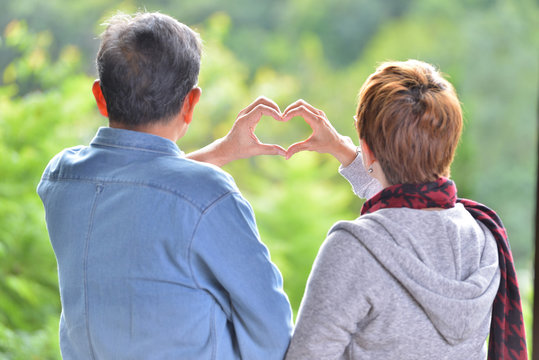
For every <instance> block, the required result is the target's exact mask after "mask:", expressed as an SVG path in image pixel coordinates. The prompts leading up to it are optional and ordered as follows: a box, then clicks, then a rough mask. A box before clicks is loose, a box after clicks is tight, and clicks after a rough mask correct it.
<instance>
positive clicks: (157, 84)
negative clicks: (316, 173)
mask: <svg viewBox="0 0 539 360" xmlns="http://www.w3.org/2000/svg"><path fill="white" fill-rule="evenodd" d="M200 54H201V45H200V41H199V38H198V35H197V34H196V33H195V32H193V31H192V30H191V29H189V28H188V27H187V26H185V25H183V24H181V23H179V22H178V21H176V20H175V19H173V18H171V17H169V16H166V15H162V14H156V13H144V14H138V15H136V16H134V17H130V16H125V15H119V16H115V17H113V18H112V19H111V20H110V23H109V25H108V27H107V29H106V31H105V32H104V34H103V35H102V39H101V45H100V49H99V52H98V55H97V67H98V72H99V80H96V82H95V83H94V85H93V93H94V95H95V98H96V101H97V105H98V108H99V110H100V112H101V114H103V115H105V116H108V118H109V127H107V128H100V129H99V130H98V132H97V134H96V136H95V137H94V139H93V140H92V142H91V143H90V145H89V146H78V147H74V148H70V149H66V150H64V151H62V152H61V153H59V154H58V155H57V156H55V157H54V158H53V159H52V160H51V162H50V163H49V165H48V166H47V168H46V169H45V172H44V174H43V177H42V180H41V182H40V184H39V186H38V193H39V195H40V197H41V199H42V201H43V203H44V206H45V212H46V220H47V228H48V231H49V236H50V240H51V243H52V246H53V248H54V251H55V254H56V258H57V262H58V276H59V284H60V296H61V302H62V314H61V317H60V347H61V351H62V356H63V358H64V359H238V358H243V359H281V358H282V357H283V355H284V353H285V351H286V348H287V346H288V343H289V340H290V335H291V331H292V323H291V310H290V305H289V302H288V299H287V297H286V295H285V293H284V292H283V289H282V277H281V274H280V273H279V271H278V270H277V268H276V267H275V266H274V265H273V264H272V263H271V261H270V258H269V254H268V251H267V249H266V247H265V246H264V245H263V244H262V243H261V242H260V239H259V234H258V231H257V228H256V223H255V219H254V215H253V212H252V209H251V207H250V205H249V204H248V202H247V201H246V200H245V199H244V198H243V197H242V196H241V194H240V192H239V191H238V189H237V187H236V185H235V184H234V181H233V179H232V178H231V177H230V175H228V174H226V173H225V172H223V171H221V170H220V169H219V168H218V167H216V166H213V165H208V164H203V163H202V162H201V161H204V162H209V163H212V164H214V165H218V166H220V165H224V164H226V163H227V162H229V161H232V160H235V159H237V158H241V157H249V156H254V155H259V154H280V155H284V154H285V150H284V149H282V148H281V147H279V146H277V145H266V144H261V143H260V142H259V141H258V139H256V136H254V133H253V130H252V129H253V128H254V126H255V125H256V123H257V122H258V120H259V119H260V117H261V116H262V115H269V116H272V117H274V118H275V119H277V120H282V118H281V115H280V111H279V108H278V107H277V105H275V104H274V103H273V102H271V101H270V100H267V99H264V98H260V99H258V100H256V101H255V102H254V103H253V104H251V105H250V106H249V107H247V108H246V109H244V110H243V111H242V112H240V114H239V116H238V119H237V120H236V122H235V124H234V126H233V128H232V130H231V131H230V133H229V134H228V135H227V136H225V137H224V138H223V139H220V140H218V141H216V142H214V143H212V144H210V145H209V146H207V147H205V148H203V149H201V150H199V151H197V152H195V153H192V154H189V155H187V156H185V155H184V154H183V153H182V152H181V151H180V150H179V148H178V147H177V145H176V144H175V142H176V141H177V140H178V139H179V138H181V137H182V136H183V135H184V134H185V132H186V131H187V129H188V126H189V124H190V123H191V120H192V117H193V110H194V108H195V106H196V104H197V102H198V100H199V98H200V95H201V90H200V89H199V88H198V87H197V86H196V84H197V78H198V73H199V67H200Z"/></svg>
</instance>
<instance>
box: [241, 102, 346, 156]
mask: <svg viewBox="0 0 539 360" xmlns="http://www.w3.org/2000/svg"><path fill="white" fill-rule="evenodd" d="M263 116H270V117H273V118H274V119H275V120H277V121H278V122H277V123H275V122H262V126H261V127H259V130H258V134H264V135H263V141H260V139H259V138H258V136H257V135H256V134H255V129H256V128H257V127H258V125H259V123H260V119H261V117H263ZM294 117H302V118H303V119H304V120H305V121H304V122H303V121H302V122H294V123H292V124H293V125H292V129H295V131H292V132H291V131H290V129H291V127H290V123H288V121H289V120H290V119H292V118H294ZM237 121H238V122H240V123H242V124H244V125H248V129H249V133H250V138H251V142H252V141H253V140H254V143H255V144H252V143H251V144H250V146H251V147H252V146H253V145H254V147H255V148H257V149H258V150H254V151H255V153H254V154H256V153H258V154H264V153H265V154H273V155H276V154H277V153H279V154H280V155H283V156H285V157H286V158H287V159H288V158H290V157H291V156H292V155H293V154H295V153H297V152H300V151H304V150H314V151H319V150H322V148H323V147H324V146H323V144H324V143H325V142H327V141H328V140H329V139H330V138H331V137H333V136H332V135H335V134H331V135H329V134H330V133H332V132H334V131H335V129H334V128H333V127H332V126H331V124H330V123H329V121H328V120H327V117H326V115H325V114H324V112H323V111H321V110H319V109H317V108H315V107H314V106H312V105H310V104H309V103H307V102H305V101H304V100H301V99H300V100H298V101H296V102H294V103H292V104H290V105H289V106H288V107H287V108H286V109H285V110H284V112H281V111H280V109H279V106H278V105H277V104H276V103H275V102H273V101H272V100H270V99H268V98H265V97H259V98H258V99H256V100H255V101H254V102H253V103H252V104H250V105H249V106H248V107H246V108H245V109H244V110H242V111H241V112H240V114H239V115H238V120H237ZM281 121H284V122H287V125H288V129H285V128H284V127H283V126H282V122H281ZM279 123H280V124H281V126H276V125H277V124H279ZM307 125H308V126H309V127H310V128H311V134H310V135H309V136H308V137H305V138H304V140H301V141H297V138H298V136H297V134H301V133H306V134H308V133H309V131H308V130H307V131H305V130H303V129H306V128H307V127H306V126H307ZM239 127H240V128H241V127H244V126H239ZM261 128H262V130H261ZM265 128H268V129H265ZM328 130H329V132H328ZM332 130H333V131H332ZM321 133H322V136H321ZM266 134H271V135H266ZM327 135H329V136H327ZM283 138H286V140H288V142H289V143H292V142H293V143H292V144H291V145H290V146H288V148H287V149H286V150H285V149H284V147H283V146H281V145H278V144H277V143H279V142H282V140H283ZM268 140H270V141H268ZM294 140H296V141H294ZM320 140H322V141H320ZM320 145H322V148H321V147H320Z"/></svg>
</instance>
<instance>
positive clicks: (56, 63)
mask: <svg viewBox="0 0 539 360" xmlns="http://www.w3.org/2000/svg"><path fill="white" fill-rule="evenodd" d="M138 7H145V8H147V9H148V10H162V11H163V12H165V13H169V14H171V15H172V16H175V17H177V18H178V19H180V20H181V21H184V22H185V23H187V24H189V25H193V24H198V25H195V26H194V27H195V28H196V29H197V30H198V31H199V32H200V33H201V36H202V38H203V39H204V47H205V51H204V57H203V63H202V70H201V74H200V78H199V85H200V86H201V88H202V90H203V94H202V98H201V101H200V103H199V105H198V106H197V108H196V110H195V119H194V121H193V123H192V125H191V127H190V130H189V132H188V133H187V135H186V136H185V137H184V138H183V139H181V141H180V142H179V145H180V147H181V148H182V149H183V150H184V151H186V152H189V151H191V150H195V149H197V148H199V147H201V146H203V145H205V144H207V143H209V142H210V141H212V140H214V139H216V138H218V137H221V136H223V135H224V134H226V132H227V131H228V130H229V129H230V127H231V125H232V123H233V121H234V119H235V118H236V115H237V113H238V112H239V111H240V110H241V109H242V108H243V107H245V106H246V105H248V104H249V103H250V102H251V101H252V100H254V99H255V98H256V97H258V96H259V95H265V96H268V97H270V98H272V99H274V100H275V101H276V102H277V103H278V105H279V106H280V107H281V109H284V108H285V107H286V106H288V105H289V104H290V103H292V102H294V101H295V100H297V99H298V98H304V99H306V100H307V101H309V102H311V103H312V104H314V105H315V106H318V107H320V108H322V109H323V110H324V111H325V112H326V114H327V115H328V117H329V118H330V120H331V121H332V123H333V124H334V126H335V127H336V128H337V129H338V130H339V131H340V132H341V133H343V134H346V135H348V136H350V137H351V138H352V139H354V140H355V141H356V142H357V135H356V133H355V130H354V127H353V121H352V115H353V114H354V112H355V107H356V94H357V91H358V90H359V88H360V86H361V84H362V83H363V81H364V80H365V78H366V77H367V76H368V75H369V74H370V73H371V72H372V71H373V70H374V69H375V67H376V65H377V64H378V63H380V62H381V61H384V60H405V59H408V58H419V59H422V60H425V61H428V62H431V63H434V64H435V65H438V66H439V67H440V68H441V69H442V70H443V71H444V72H445V73H446V74H448V76H449V77H450V80H451V82H452V83H453V84H454V85H455V87H456V89H457V92H458V93H459V96H460V99H461V101H462V103H463V108H464V112H465V118H466V127H465V130H464V135H463V138H462V141H461V144H460V147H459V149H458V154H457V157H456V160H455V163H454V165H453V171H452V177H453V178H454V179H455V180H456V182H457V184H458V186H459V195H460V196H465V197H470V198H473V199H475V200H478V201H481V202H483V203H486V204H487V205H489V206H491V207H493V208H495V209H496V210H497V211H498V212H499V213H500V215H501V217H502V219H503V220H504V222H505V225H506V227H507V228H508V232H509V237H510V240H511V243H512V248H513V252H514V255H515V258H516V263H517V267H518V268H519V275H523V276H521V277H520V283H521V285H522V286H523V288H524V291H523V300H524V310H525V322H526V325H527V326H528V327H529V326H531V319H532V318H531V302H532V300H533V292H532V291H531V290H529V289H530V283H531V280H530V279H531V277H529V276H526V274H529V267H530V262H531V258H530V254H532V227H533V225H534V224H533V220H532V214H533V206H534V204H533V200H532V199H533V184H534V175H535V172H534V168H535V164H536V161H537V159H535V157H534V156H533V155H532V154H533V153H534V151H532V149H535V148H536V146H537V127H536V120H535V116H536V99H537V96H538V93H537V79H538V78H539V76H538V70H539V68H538V63H537V53H536V49H537V48H538V45H539V33H538V32H537V31H535V29H537V28H538V25H539V23H538V22H539V21H538V19H539V7H538V6H537V4H536V3H535V2H534V1H533V0H520V1H517V0H511V1H501V0H495V1H490V0H489V1H486V0H485V1H471V0H463V1H460V2H440V1H437V0H425V1H424V0H421V1H419V0H407V1H400V0H384V1H379V2H372V1H371V2H369V1H366V0H365V1H364V0H360V1H357V0H354V1H352V0H344V1H338V2H335V1H331V0H323V1H318V2H316V3H315V2H313V1H310V0H292V1H289V2H284V1H282V0H281V1H269V0H263V1H258V2H252V1H247V0H234V1H229V2H228V1H227V2H224V3H223V2H222V3H221V4H219V5H218V4H215V3H214V2H213V1H212V0H199V1H197V2H169V1H162V0H150V1H146V2H145V3H141V2H137V1H134V0H127V1H119V0H113V1H104V0H99V1H97V2H96V1H92V2H88V1H79V2H69V1H65V0H54V1H49V2H40V3H37V2H36V1H35V0H18V1H12V2H8V3H7V4H6V9H7V10H6V11H5V12H4V13H3V14H0V26H1V27H5V31H4V34H3V36H2V37H0V69H2V73H1V74H0V76H1V80H2V85H1V86H0V159H1V160H2V161H1V162H0V174H1V177H0V179H1V180H0V278H2V281H0V359H57V358H59V351H58V335H57V332H58V317H59V313H60V300H59V296H58V288H57V274H56V262H55V258H54V253H53V251H52V248H51V246H50V244H49V241H48V236H47V232H46V227H45V222H44V212H43V208H42V205H41V203H40V200H39V198H38V197H37V195H36V193H35V188H36V186H37V183H38V181H39V178H40V176H41V172H42V171H43V169H44V168H45V166H46V164H47V162H48V161H49V159H50V158H51V157H52V156H53V155H54V154H55V153H57V152H59V151H60V150H61V149H63V148H65V147H69V146H73V145H77V144H80V143H82V144H85V143H88V142H89V141H90V139H91V138H92V136H93V135H94V133H95V130H96V129H97V127H98V126H100V125H105V122H104V120H103V118H100V116H99V115H98V112H97V111H96V108H95V106H94V105H93V98H92V95H91V91H90V88H91V85H92V77H89V76H88V75H86V73H91V72H93V71H94V70H93V68H94V65H93V61H94V56H95V51H96V48H97V44H98V40H97V39H96V34H98V33H100V32H101V31H102V30H103V28H102V27H100V26H98V24H100V23H102V22H103V21H104V20H105V18H106V16H105V15H104V14H107V16H108V15H109V14H111V13H113V12H115V11H116V9H123V10H125V11H126V12H133V11H135V10H136V9H137V8H138ZM65 14H69V16H65ZM17 17H18V18H21V19H26V20H27V21H26V22H25V21H18V20H13V18H17ZM72 44H77V46H76V47H75V46H73V45H72ZM256 134H257V136H258V137H259V138H260V139H261V140H263V141H266V142H274V143H278V144H280V145H282V146H284V147H287V146H288V145H290V144H291V143H292V142H295V141H299V140H302V139H304V138H306V137H307V136H309V134H310V128H309V127H308V125H306V124H305V122H304V121H303V120H302V119H300V118H295V119H291V120H290V121H289V122H288V123H285V124H283V123H277V122H276V121H275V120H274V119H272V118H267V117H263V118H262V119H261V123H260V124H259V126H258V127H257V129H256ZM337 167H338V163H337V161H336V160H335V159H333V158H331V157H329V156H326V155H320V154H316V153H299V154H297V155H295V156H294V157H293V158H292V159H290V160H288V161H286V160H284V159H282V158H277V157H259V158H254V159H249V160H241V161H237V162H234V163H232V164H229V165H227V166H226V167H225V170H227V171H229V172H230V173H231V174H232V175H233V176H234V178H235V179H236V182H237V183H238V185H239V188H240V189H241V190H242V192H243V194H244V195H245V197H246V198H247V199H248V200H249V201H250V202H251V204H252V205H253V208H254V210H255V213H256V216H257V222H258V226H259V230H260V234H261V237H262V240H263V241H264V242H265V243H266V244H267V245H268V247H269V249H270V252H271V255H272V259H273V261H274V262H275V263H276V264H277V265H278V267H279V268H280V270H281V272H282V273H283V277H284V286H285V290H286V292H287V294H288V296H289V298H290V301H291V303H292V306H293V309H294V311H295V312H297V309H298V307H299V303H300V301H301V297H302V295H303V291H304V287H305V282H306V280H307V277H308V274H309V272H310V268H311V265H312V262H313V260H314V257H315V256H316V253H317V251H318V248H319V246H320V244H321V242H322V241H323V240H324V238H325V235H326V233H327V231H328V230H329V228H330V227H331V225H332V224H333V223H335V222H336V221H338V220H349V219H353V218H355V217H356V216H358V214H359V210H360V207H361V204H362V202H361V201H360V200H359V199H357V198H356V197H355V196H354V195H353V193H352V192H351V191H350V185H349V184H348V183H347V182H346V181H345V180H344V179H342V178H341V177H340V176H339V175H338V173H337ZM530 334H531V331H530V330H528V335H530Z"/></svg>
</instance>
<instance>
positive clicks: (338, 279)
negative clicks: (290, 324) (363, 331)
mask: <svg viewBox="0 0 539 360" xmlns="http://www.w3.org/2000/svg"><path fill="white" fill-rule="evenodd" d="M357 246H360V245H359V242H358V241H353V239H350V236H349V234H348V233H346V232H343V231H335V232H332V233H331V234H330V235H329V236H328V238H327V239H326V241H325V242H324V244H323V245H322V247H321V248H320V251H319V253H318V255H317V257H316V259H315V262H314V264H313V269H312V271H311V274H310V275H309V280H308V282H307V288H306V290H305V294H304V297H303V300H302V303H301V307H300V310H299V314H298V318H297V322H296V328H295V330H294V335H293V336H292V341H291V343H290V347H289V349H288V352H287V355H286V360H297V359H328V360H329V359H341V358H342V357H343V354H344V353H345V351H346V349H347V347H348V345H349V344H350V342H351V338H352V334H354V333H355V332H356V331H357V326H358V322H359V321H361V320H362V319H364V318H365V317H366V316H367V314H369V311H370V310H371V305H370V302H369V300H368V299H369V295H368V293H369V290H368V287H367V285H366V284H365V283H364V281H363V280H362V275H361V273H358V271H361V269H362V268H361V264H360V261H361V257H358V256H351V252H353V253H354V252H355V251H357V249H356V248H357Z"/></svg>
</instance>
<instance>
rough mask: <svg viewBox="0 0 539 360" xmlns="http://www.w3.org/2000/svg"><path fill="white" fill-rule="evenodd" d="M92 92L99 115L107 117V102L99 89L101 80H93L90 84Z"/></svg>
mask: <svg viewBox="0 0 539 360" xmlns="http://www.w3.org/2000/svg"><path fill="white" fill-rule="evenodd" d="M92 92H93V93H94V97H95V102H96V103H97V108H98V109H99V112H100V113H101V115H103V116H105V117H109V112H108V111H107V102H106V101H105V97H104V96H103V91H101V82H100V81H99V79H97V80H96V81H94V84H93V85H92Z"/></svg>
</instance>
